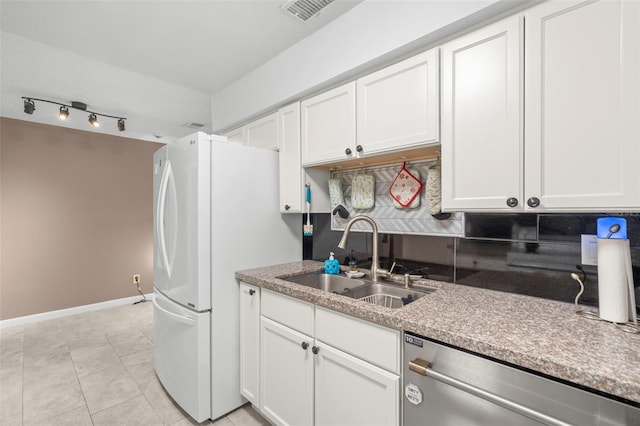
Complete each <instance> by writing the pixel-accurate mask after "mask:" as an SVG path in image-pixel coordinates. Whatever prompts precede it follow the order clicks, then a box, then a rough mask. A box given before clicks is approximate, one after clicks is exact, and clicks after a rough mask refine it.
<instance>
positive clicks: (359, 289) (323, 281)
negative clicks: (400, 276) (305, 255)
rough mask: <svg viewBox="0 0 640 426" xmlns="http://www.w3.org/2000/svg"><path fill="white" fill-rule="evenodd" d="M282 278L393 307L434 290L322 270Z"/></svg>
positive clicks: (400, 305)
mask: <svg viewBox="0 0 640 426" xmlns="http://www.w3.org/2000/svg"><path fill="white" fill-rule="evenodd" d="M280 279H283V280H285V281H290V282H294V283H297V284H302V285H305V286H308V287H313V288H317V289H319V290H324V291H328V292H330V293H337V294H341V295H343V296H347V297H351V298H353V299H359V300H362V301H365V302H368V303H373V304H375V305H380V306H385V307H387V308H391V309H397V308H401V307H403V306H404V305H407V304H409V303H411V302H413V301H415V300H418V299H420V298H421V297H424V296H426V295H427V294H429V293H431V292H433V291H434V290H432V289H422V288H421V289H416V288H404V287H399V286H397V285H392V284H382V283H379V282H378V283H376V282H373V281H369V280H364V279H354V278H347V277H345V276H342V275H330V274H324V273H322V271H317V272H311V273H308V274H303V275H294V276H290V277H280Z"/></svg>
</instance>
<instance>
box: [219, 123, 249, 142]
mask: <svg viewBox="0 0 640 426" xmlns="http://www.w3.org/2000/svg"><path fill="white" fill-rule="evenodd" d="M244 131H245V128H244V126H243V127H238V128H237V129H233V130H231V131H229V132H227V133H225V134H223V135H222V136H224V137H226V138H227V140H228V141H229V142H233V143H239V144H242V145H244Z"/></svg>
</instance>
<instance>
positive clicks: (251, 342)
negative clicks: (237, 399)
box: [240, 283, 260, 406]
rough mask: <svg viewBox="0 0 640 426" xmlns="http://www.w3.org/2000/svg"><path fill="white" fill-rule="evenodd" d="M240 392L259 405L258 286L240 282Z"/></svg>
mask: <svg viewBox="0 0 640 426" xmlns="http://www.w3.org/2000/svg"><path fill="white" fill-rule="evenodd" d="M240 393H241V394H242V396H244V397H245V398H247V400H248V401H250V402H251V403H252V404H254V405H255V406H260V401H259V398H258V397H259V395H260V287H255V286H252V285H249V284H246V283H240Z"/></svg>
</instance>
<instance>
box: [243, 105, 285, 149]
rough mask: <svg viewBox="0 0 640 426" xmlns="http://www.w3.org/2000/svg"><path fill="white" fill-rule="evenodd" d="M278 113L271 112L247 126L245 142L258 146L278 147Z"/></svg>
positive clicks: (265, 147)
mask: <svg viewBox="0 0 640 426" xmlns="http://www.w3.org/2000/svg"><path fill="white" fill-rule="evenodd" d="M276 117H277V114H276V113H273V114H269V115H267V116H266V117H262V118H260V119H258V120H256V121H252V122H251V123H249V124H247V125H246V126H245V144H246V145H249V146H253V147H256V148H264V149H273V150H277V149H278V122H277V118H276Z"/></svg>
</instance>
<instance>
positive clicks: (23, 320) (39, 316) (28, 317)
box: [0, 293, 153, 328]
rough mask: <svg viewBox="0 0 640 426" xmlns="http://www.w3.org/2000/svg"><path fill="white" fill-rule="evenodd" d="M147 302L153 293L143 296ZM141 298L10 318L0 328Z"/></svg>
mask: <svg viewBox="0 0 640 426" xmlns="http://www.w3.org/2000/svg"><path fill="white" fill-rule="evenodd" d="M145 297H146V298H147V300H152V299H153V293H150V294H145ZM141 299H142V298H141V296H131V297H125V298H122V299H115V300H107V301H106V302H100V303H92V304H90V305H82V306H75V307H73V308H67V309H60V310H57V311H49V312H43V313H41V314H33V315H26V316H24V317H17V318H10V319H6V320H2V321H0V328H5V327H13V326H15V325H23V324H31V323H34V322H38V321H44V320H48V319H53V318H60V317H66V316H67V315H74V314H81V313H83V312H91V311H99V310H101V309H107V308H113V307H116V306H122V305H129V304H132V303H134V302H137V301H139V300H141Z"/></svg>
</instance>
